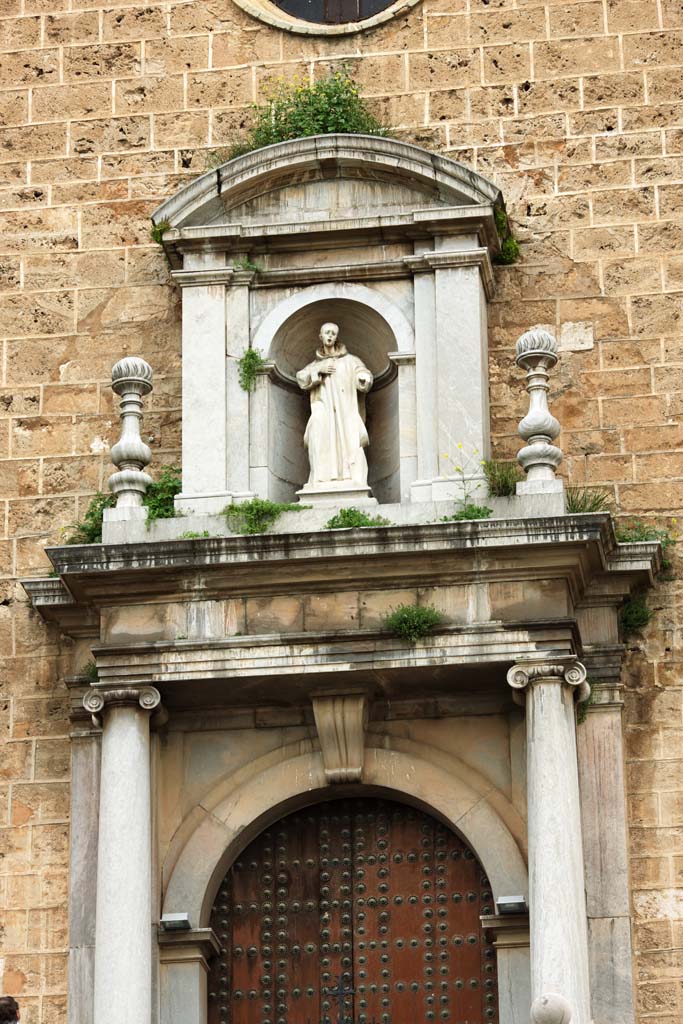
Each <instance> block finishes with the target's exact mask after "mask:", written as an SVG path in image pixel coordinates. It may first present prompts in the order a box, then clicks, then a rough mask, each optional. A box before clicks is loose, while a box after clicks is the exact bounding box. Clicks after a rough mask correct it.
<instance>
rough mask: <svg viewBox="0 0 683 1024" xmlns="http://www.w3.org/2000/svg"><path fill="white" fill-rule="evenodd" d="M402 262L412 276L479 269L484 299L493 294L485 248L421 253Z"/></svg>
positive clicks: (489, 260) (493, 282) (493, 285)
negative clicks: (459, 268)
mask: <svg viewBox="0 0 683 1024" xmlns="http://www.w3.org/2000/svg"><path fill="white" fill-rule="evenodd" d="M403 262H404V263H405V264H406V266H407V267H409V268H410V270H411V272H412V273H414V274H424V273H430V272H433V271H435V270H446V269H449V268H451V267H479V272H480V274H481V279H482V283H483V285H484V290H485V292H486V298H487V299H492V298H493V296H494V294H495V287H496V286H495V280H494V277H493V266H492V265H491V256H490V255H489V250H488V249H487V248H479V249H462V250H460V249H454V250H437V251H434V252H425V253H421V254H420V255H419V256H406V257H404V259H403Z"/></svg>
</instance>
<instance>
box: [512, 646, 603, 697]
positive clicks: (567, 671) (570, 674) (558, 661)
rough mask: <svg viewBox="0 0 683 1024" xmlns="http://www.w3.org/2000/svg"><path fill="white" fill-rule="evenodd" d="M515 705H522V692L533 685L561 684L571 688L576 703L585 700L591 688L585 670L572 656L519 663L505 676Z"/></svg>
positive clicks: (549, 656) (550, 657) (550, 656)
mask: <svg viewBox="0 0 683 1024" xmlns="http://www.w3.org/2000/svg"><path fill="white" fill-rule="evenodd" d="M507 680H508V683H509V684H510V686H511V687H512V690H513V697H514V700H515V702H516V703H517V704H523V703H524V691H525V690H526V689H527V688H528V687H530V686H533V685H534V684H535V683H552V682H557V683H563V684H565V685H566V686H571V687H572V688H573V689H574V693H575V694H576V699H577V701H579V702H581V701H584V700H587V699H588V697H589V696H590V692H591V688H590V686H589V685H588V683H587V682H586V669H585V667H584V665H582V664H581V662H580V661H578V659H577V658H576V657H575V656H574V655H560V656H559V657H558V656H553V655H548V656H546V657H544V658H538V659H529V660H528V661H520V662H518V663H517V664H516V665H513V666H512V668H511V669H510V670H509V672H508V674H507Z"/></svg>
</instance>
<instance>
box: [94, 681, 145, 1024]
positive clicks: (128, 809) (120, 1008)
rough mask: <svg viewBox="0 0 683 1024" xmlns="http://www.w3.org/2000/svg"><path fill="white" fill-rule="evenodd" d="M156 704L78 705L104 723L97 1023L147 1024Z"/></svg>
mask: <svg viewBox="0 0 683 1024" xmlns="http://www.w3.org/2000/svg"><path fill="white" fill-rule="evenodd" d="M159 701H160V696H159V692H158V690H156V689H154V687H152V686H146V687H142V688H135V687H126V688H122V689H117V690H104V691H100V690H95V689H93V690H90V691H89V692H88V693H87V694H86V695H85V697H84V698H83V705H84V707H85V709H86V710H87V711H90V712H91V713H92V714H93V717H95V716H97V720H98V721H99V720H100V719H101V721H102V761H101V782H100V814H99V837H98V844H97V902H96V921H95V1015H94V1024H120V1022H121V1021H125V1022H126V1024H150V1020H151V1013H152V945H151V937H152V933H151V926H152V854H151V821H150V818H151V815H150V739H149V718H150V712H152V711H153V710H154V709H155V708H156V707H157V706H158V705H159ZM83 895H84V898H87V894H83Z"/></svg>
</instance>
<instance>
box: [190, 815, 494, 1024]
mask: <svg viewBox="0 0 683 1024" xmlns="http://www.w3.org/2000/svg"><path fill="white" fill-rule="evenodd" d="M493 910H494V906H493V894H492V892H491V890H490V887H489V883H488V879H487V878H486V876H485V874H484V871H483V868H482V867H481V865H480V864H479V862H478V861H477V859H476V857H475V855H474V854H473V853H472V851H471V850H470V848H469V847H468V846H467V844H466V843H464V842H463V841H462V840H461V839H460V838H459V837H458V836H457V835H456V834H455V833H454V832H453V831H452V830H451V829H449V828H447V826H445V825H444V824H443V823H442V822H440V821H438V820H437V819H435V818H434V817H432V816H431V815H429V814H427V813H425V812H424V811H421V810H418V809H417V808H415V807H413V806H410V805H408V804H405V803H399V802H398V801H395V800H387V799H382V798H377V797H367V796H363V795H357V796H353V797H342V798H339V799H328V800H325V801H324V802H320V803H317V804H314V805H310V806H309V807H307V808H303V809H301V810H299V811H295V812H294V813H290V814H287V815H286V816H285V817H284V818H281V819H279V820H278V821H276V822H274V823H273V824H271V825H270V826H269V827H267V828H266V830H265V831H264V832H262V833H261V834H260V835H259V836H257V837H256V838H255V839H253V840H252V842H251V843H250V844H249V845H248V846H247V847H246V848H245V849H244V850H243V851H242V852H241V854H240V855H239V856H238V858H237V860H236V861H235V862H234V863H233V865H232V866H231V867H230V869H229V870H228V872H227V874H226V875H225V877H224V879H223V881H222V882H221V885H220V887H219V890H218V893H217V895H216V899H215V902H214V905H213V909H212V912H211V926H212V928H213V929H214V931H215V933H216V935H217V936H218V940H219V945H220V953H219V955H218V956H217V957H216V958H215V959H214V961H213V964H212V967H211V972H210V976H209V985H208V1019H209V1024H222V1022H224V1021H230V1022H231V1024H251V1022H253V1021H255V1020H259V1021H262V1022H263V1024H294V1022H298V1021H300V1022H301V1024H305V1022H306V1021H308V1020H311V1021H320V1022H322V1024H343V1022H348V1021H358V1024H368V1022H370V1021H376V1022H377V1024H390V1022H391V1024H413V1021H414V1020H416V1019H420V1018H422V1019H424V1020H426V1021H435V1020H439V1021H444V1022H448V1021H451V1022H455V1021H462V1020H467V1021H468V1022H469V1024H489V1022H491V1024H492V1022H494V1021H495V1020H496V1019H497V993H496V959H495V949H494V947H493V945H492V944H491V943H490V942H489V941H488V939H487V936H486V932H485V929H484V927H483V926H482V923H481V920H480V917H481V915H491V914H492V913H493Z"/></svg>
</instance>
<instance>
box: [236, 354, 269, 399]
mask: <svg viewBox="0 0 683 1024" xmlns="http://www.w3.org/2000/svg"><path fill="white" fill-rule="evenodd" d="M265 365H266V361H265V359H264V358H263V354H262V353H261V352H260V351H259V349H257V348H248V349H246V350H245V351H244V353H243V354H242V355H241V356H240V358H239V361H238V363H237V373H238V379H239V382H240V387H241V388H242V390H243V391H253V390H254V388H255V387H256V376H257V374H258V372H259V370H261V369H262V368H263V367H264V366H265Z"/></svg>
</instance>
